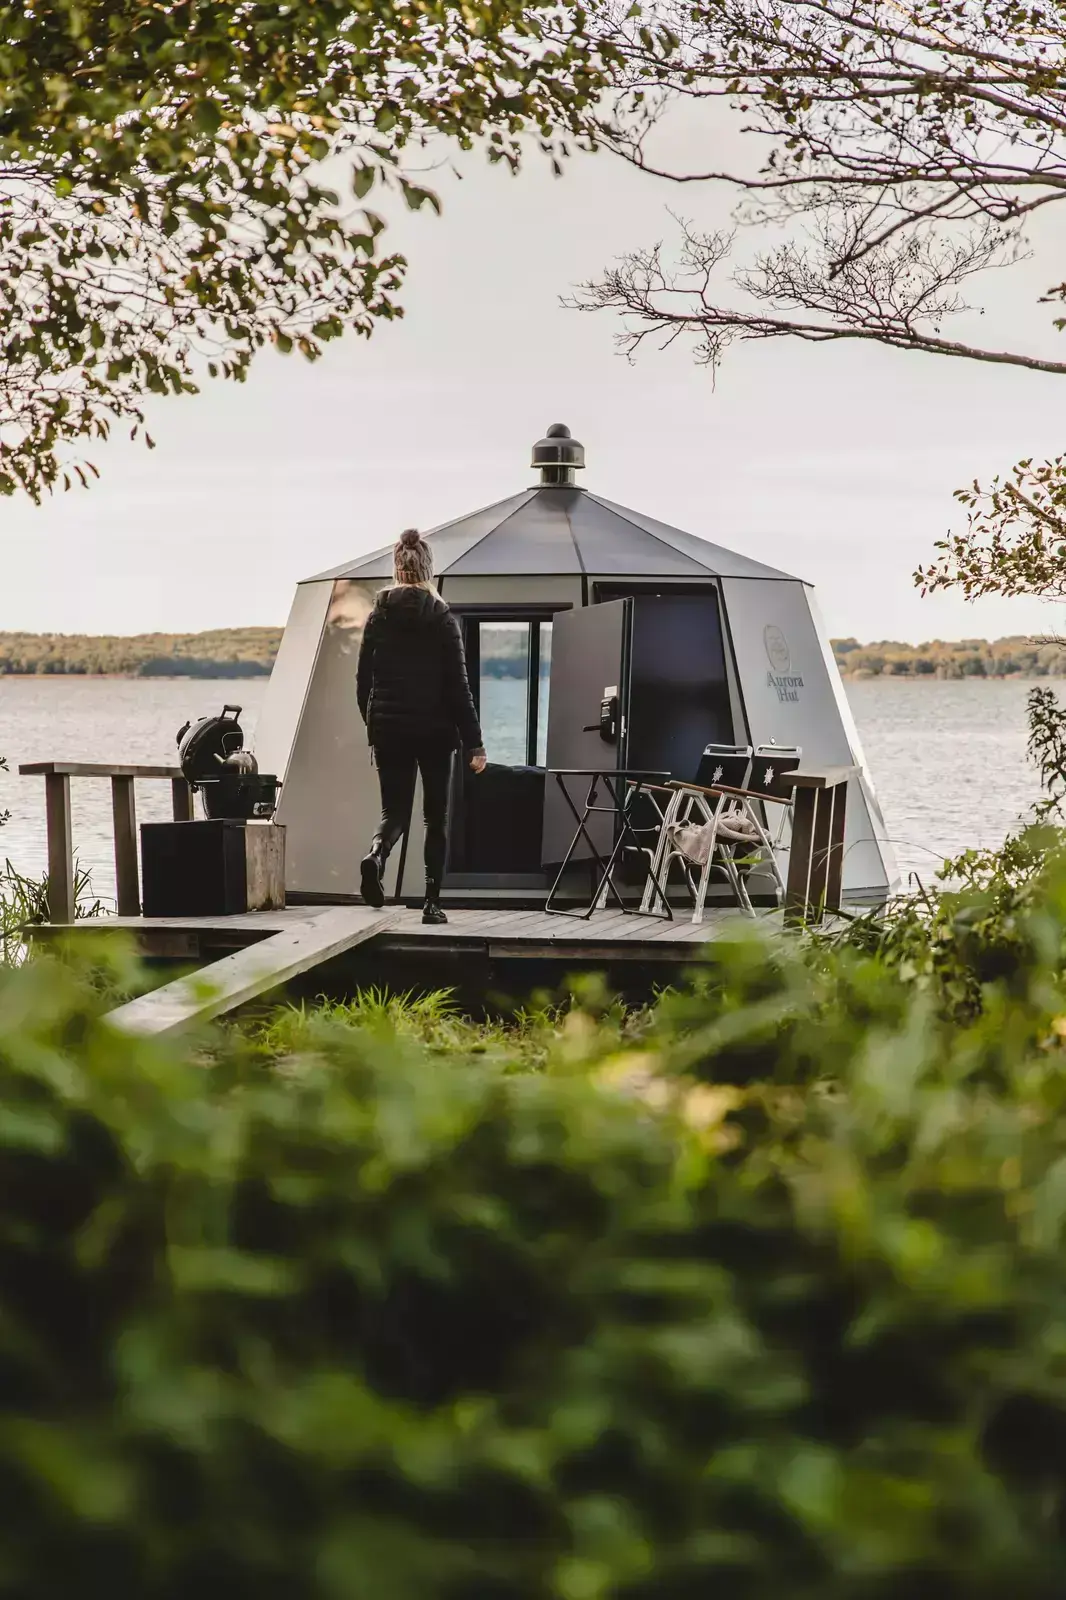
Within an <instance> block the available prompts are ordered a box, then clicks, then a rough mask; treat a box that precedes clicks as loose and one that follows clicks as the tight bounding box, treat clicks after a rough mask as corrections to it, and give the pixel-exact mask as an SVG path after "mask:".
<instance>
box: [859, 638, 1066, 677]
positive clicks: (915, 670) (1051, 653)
mask: <svg viewBox="0 0 1066 1600" xmlns="http://www.w3.org/2000/svg"><path fill="white" fill-rule="evenodd" d="M832 644H833V654H834V655H835V657H836V662H837V666H838V667H839V668H840V670H841V672H842V673H844V674H845V676H847V677H851V678H1015V677H1017V678H1062V677H1066V640H1057V639H1050V640H1046V641H1041V640H1039V639H1030V638H1026V637H1025V636H1024V635H1022V636H1017V637H1012V638H1007V639H993V640H989V639H958V640H945V639H933V640H930V641H928V642H927V643H925V644H917V645H915V644H901V643H900V642H899V641H898V640H894V639H882V640H879V641H878V642H877V643H875V644H860V643H859V641H858V639H834V640H833V641H832Z"/></svg>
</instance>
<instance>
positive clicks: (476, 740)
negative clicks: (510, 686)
mask: <svg viewBox="0 0 1066 1600" xmlns="http://www.w3.org/2000/svg"><path fill="white" fill-rule="evenodd" d="M444 691H445V694H446V696H447V701H448V709H449V711H450V712H451V714H452V716H453V717H454V719H455V726H456V727H457V728H458V730H459V737H460V739H461V740H462V744H463V749H464V750H467V751H471V752H473V751H477V750H483V749H484V741H483V739H482V737H481V724H480V722H479V721H478V719H477V711H476V709H475V707H474V696H473V695H472V694H471V693H470V680H469V678H468V677H467V675H466V652H465V651H464V649H463V636H462V634H461V633H460V631H459V624H458V622H457V621H456V620H455V618H454V617H453V616H452V614H451V612H450V611H449V612H448V614H447V615H446V616H445V618H444Z"/></svg>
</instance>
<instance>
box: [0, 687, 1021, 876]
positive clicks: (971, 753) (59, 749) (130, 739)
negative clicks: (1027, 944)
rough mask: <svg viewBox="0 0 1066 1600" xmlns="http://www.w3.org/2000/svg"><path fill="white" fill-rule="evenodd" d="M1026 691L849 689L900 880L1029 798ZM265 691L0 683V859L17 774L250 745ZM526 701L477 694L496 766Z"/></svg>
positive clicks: (32, 804) (11, 832) (924, 870)
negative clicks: (227, 713) (232, 709)
mask: <svg viewBox="0 0 1066 1600" xmlns="http://www.w3.org/2000/svg"><path fill="white" fill-rule="evenodd" d="M1046 681H1047V680H1044V682H1045V683H1046ZM1030 687H1031V685H1030V684H1029V683H1026V682H1024V681H1021V680H1016V679H1002V680H995V679H992V680H988V679H986V680H981V679H973V678H968V679H967V678H964V679H959V680H955V681H948V680H944V681H941V680H937V679H931V680H930V679H917V680H914V679H911V680H905V679H900V678H873V679H869V680H867V681H865V682H860V683H853V684H849V685H848V691H847V692H848V699H849V700H850V702H851V706H852V710H853V712H854V715H855V720H856V722H857V723H858V727H859V733H860V736H861V738H862V742H863V748H864V753H865V756H866V759H867V762H868V764H869V767H870V771H871V773H872V775H873V778H874V782H875V784H876V787H877V792H878V796H879V798H880V801H881V806H882V809H883V811H884V814H885V821H886V824H887V827H888V832H889V835H890V837H891V838H892V840H893V841H894V843H895V846H896V853H897V857H898V859H899V863H900V868H901V871H902V872H903V873H904V874H905V875H906V874H907V873H911V872H917V873H919V874H920V875H921V876H922V877H923V878H925V879H928V878H930V877H931V876H932V874H933V872H934V871H935V869H936V866H937V864H938V862H939V861H940V860H941V859H942V858H943V856H944V855H952V854H955V853H957V852H958V851H960V850H963V849H965V848H966V847H967V846H968V845H995V844H998V843H999V842H1000V841H1001V840H1002V839H1003V837H1004V835H1005V834H1006V833H1007V832H1008V830H1009V829H1010V828H1011V827H1012V826H1013V824H1014V823H1015V822H1016V821H1017V819H1018V817H1019V816H1020V815H1021V814H1022V813H1023V812H1024V811H1025V810H1026V809H1027V808H1028V807H1029V806H1030V805H1031V804H1032V802H1033V800H1034V799H1035V798H1036V796H1037V793H1038V784H1037V780H1036V775H1035V773H1034V771H1033V769H1032V768H1031V767H1030V766H1029V765H1028V762H1027V760H1026V754H1025V739H1026V724H1025V697H1026V694H1027V692H1028V690H1029V689H1030ZM265 688H266V679H253V680H247V679H245V680H242V681H240V682H236V681H234V680H232V679H229V680H223V681H211V680H203V679H198V680H196V681H194V682H190V681H189V680H187V679H160V678H137V679H112V678H74V677H70V678H44V677H40V678H36V677H35V678H0V754H3V755H6V756H7V758H8V761H9V762H10V765H11V769H12V770H11V771H10V772H8V773H0V811H3V810H5V809H7V810H9V811H10V812H11V820H10V821H9V822H8V824H7V825H6V827H4V828H3V830H2V831H0V861H2V860H3V858H4V857H9V858H10V859H11V860H12V862H13V864H14V865H15V866H16V867H17V868H18V869H19V871H21V872H25V873H28V874H34V875H39V874H40V873H41V872H43V870H44V866H45V839H44V781H43V779H41V778H20V777H18V776H17V773H16V771H15V769H16V768H17V766H18V764H19V763H20V762H27V761H47V760H50V759H51V760H70V761H74V760H81V761H104V762H107V761H114V762H120V761H127V762H138V763H171V762H173V761H174V759H175V755H176V749H175V744H174V735H175V733H176V732H177V730H178V728H179V727H180V726H181V724H182V723H183V722H185V721H186V719H187V718H189V717H197V716H204V715H209V714H213V713H216V712H218V711H220V710H221V708H222V706H223V705H224V704H225V702H226V701H228V700H230V701H238V702H240V704H242V705H243V707H244V715H243V717H242V722H243V725H244V728H245V730H246V733H248V734H249V735H250V736H251V737H250V741H249V742H251V743H252V744H253V747H254V733H255V721H256V715H257V713H258V710H259V707H260V705H261V703H262V698H263V694H264V691H265ZM523 695H524V687H523V685H521V684H520V683H518V682H517V681H516V680H514V679H511V680H507V679H496V680H486V681H485V682H484V684H483V697H484V723H485V738H486V743H487V745H488V749H489V754H490V757H491V758H492V759H495V760H499V761H504V762H506V761H520V760H522V759H523V758H524V757H523V753H522V752H521V751H520V750H518V749H511V748H509V746H508V741H507V739H506V736H505V732H504V730H505V728H506V724H507V722H508V718H509V711H510V709H511V708H513V707H515V705H516V702H520V701H521V697H522V696H523ZM352 714H353V716H354V715H356V714H357V713H356V711H355V705H354V695H353V705H352ZM516 720H517V719H516ZM71 789H72V794H73V802H72V805H73V829H74V844H75V850H76V852H77V854H78V857H79V860H80V862H81V864H82V865H83V866H84V867H87V868H89V869H90V870H91V872H92V875H93V887H94V889H95V890H96V892H97V893H98V894H100V895H101V896H103V897H105V898H107V897H109V896H111V895H112V894H113V892H114V866H113V861H112V856H111V796H110V787H109V785H108V784H107V782H106V781H104V782H97V781H95V780H88V779H75V780H73V781H72V784H71ZM137 809H138V816H139V818H140V820H141V821H143V822H151V821H155V820H163V819H165V818H167V817H169V815H170V786H169V784H167V783H142V784H139V785H138V794H137Z"/></svg>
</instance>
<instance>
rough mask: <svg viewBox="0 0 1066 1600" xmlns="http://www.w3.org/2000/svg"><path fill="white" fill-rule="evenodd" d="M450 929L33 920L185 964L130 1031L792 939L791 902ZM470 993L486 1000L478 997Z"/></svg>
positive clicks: (638, 972) (468, 915)
mask: <svg viewBox="0 0 1066 1600" xmlns="http://www.w3.org/2000/svg"><path fill="white" fill-rule="evenodd" d="M448 915H449V919H450V920H449V921H448V923H446V924H445V925H443V926H440V927H425V926H424V925H423V923H422V914H421V912H420V911H414V910H407V909H405V908H403V907H398V906H393V907H385V908H384V909H383V910H381V911H372V910H371V909H370V907H368V906H363V905H355V904H352V905H345V906H337V905H332V906H324V905H319V906H291V907H289V908H287V909H286V910H283V911H258V912H247V913H244V914H243V915H238V916H229V917H195V918H183V917H97V918H86V919H84V920H82V921H78V922H75V923H67V924H46V925H44V926H40V927H34V928H31V929H27V933H28V934H29V935H30V936H31V937H32V938H33V939H34V940H36V941H40V942H41V943H48V942H49V941H51V940H55V939H57V938H64V937H66V938H71V939H73V940H75V941H77V942H84V941H85V940H87V939H91V938H93V937H95V938H97V939H100V938H111V937H114V936H115V935H116V934H120V933H124V934H126V935H127V936H129V937H132V939H133V940H134V941H135V943H136V946H137V948H138V949H139V951H140V953H141V954H142V955H143V956H144V957H146V958H147V959H149V960H152V961H155V962H157V963H158V962H160V961H162V962H164V963H166V964H168V965H169V966H170V967H171V968H172V969H173V968H174V967H176V968H177V975H176V976H174V977H173V978H172V979H171V981H169V982H168V981H167V979H166V976H164V977H163V981H162V983H161V985H160V986H159V987H157V988H153V989H150V990H149V992H148V993H146V994H143V995H140V996H138V997H136V998H134V999H131V1000H129V1001H128V1002H127V1003H126V1004H125V1005H122V1006H119V1007H118V1008H117V1009H116V1010H114V1011H113V1012H111V1014H110V1018H109V1020H110V1022H111V1023H112V1025H113V1026H114V1027H116V1028H118V1029H121V1030H122V1031H124V1032H128V1033H138V1034H173V1033H177V1032H180V1031H182V1030H184V1029H188V1028H191V1027H196V1026H198V1025H200V1024H203V1023H206V1022H209V1021H211V1020H212V1019H213V1018H215V1017H219V1016H222V1015H224V1014H225V1013H227V1012H231V1011H234V1010H236V1009H238V1008H239V1007H241V1006H246V1005H248V1004H250V1003H252V1002H256V1001H262V1000H264V999H265V998H266V997H268V996H271V997H273V996H277V995H280V993H281V992H282V991H283V990H285V989H286V988H289V992H290V994H291V993H293V989H292V988H291V987H289V986H291V985H295V992H296V993H300V992H301V990H300V985H301V982H303V983H304V984H309V985H311V987H310V988H305V989H304V990H303V992H304V993H307V994H322V993H327V994H334V995H343V994H351V993H354V992H355V991H356V990H357V989H359V988H365V987H367V986H369V985H371V984H385V985H387V986H389V987H393V988H403V989H409V988H414V989H419V988H440V987H448V988H451V989H453V990H454V991H455V992H456V993H457V994H469V995H471V996H474V995H480V996H482V997H485V996H488V995H493V994H494V995H496V996H497V997H501V996H505V995H507V994H510V995H511V996H512V999H513V1000H514V1001H519V1002H520V1001H521V999H522V997H524V996H526V995H528V994H529V993H531V992H535V991H536V990H538V989H539V990H544V989H547V990H548V991H549V992H550V991H551V990H552V989H554V988H556V987H557V986H558V985H560V984H561V983H564V982H565V980H566V979H567V978H568V977H571V976H575V975H576V974H577V973H578V972H579V971H581V970H584V971H598V972H602V973H605V974H607V975H608V976H609V978H610V980H611V982H612V984H613V985H614V986H615V987H616V988H617V989H618V992H620V993H627V994H628V993H630V992H637V991H639V992H640V993H642V994H645V993H649V992H652V991H653V990H654V989H655V988H656V987H659V986H661V985H662V984H663V983H666V982H670V981H672V980H674V979H676V978H677V977H679V976H680V975H681V974H682V973H684V972H685V970H686V969H689V968H692V967H693V966H695V965H697V964H699V963H701V962H704V961H708V960H712V959H713V950H714V946H715V943H716V942H717V943H721V942H723V941H725V940H728V939H730V938H742V937H746V936H748V935H749V934H750V933H751V932H752V930H753V929H755V928H761V929H762V931H763V932H764V933H769V934H771V935H772V936H776V937H785V936H786V935H785V933H784V924H783V916H782V913H781V912H780V911H769V912H767V913H765V915H764V916H762V917H758V918H755V919H753V918H751V917H746V916H744V915H743V914H742V913H740V912H738V911H736V910H733V909H729V910H717V911H712V912H709V913H708V914H707V915H706V917H705V919H704V921H703V922H702V923H701V924H698V925H694V924H693V923H692V922H691V921H689V920H688V918H675V919H673V920H672V921H668V920H666V919H665V918H662V917H649V916H640V915H638V914H635V913H631V912H630V913H623V912H620V911H601V912H598V913H597V914H596V915H594V916H592V917H590V918H589V919H588V920H584V919H582V918H580V917H572V916H560V915H554V916H552V915H548V914H546V913H545V912H543V911H515V910H501V909H497V910H486V909H480V910H460V909H456V910H454V911H450V912H449V914H448ZM472 1003H475V1004H476V1003H477V1002H476V1000H473V1001H472Z"/></svg>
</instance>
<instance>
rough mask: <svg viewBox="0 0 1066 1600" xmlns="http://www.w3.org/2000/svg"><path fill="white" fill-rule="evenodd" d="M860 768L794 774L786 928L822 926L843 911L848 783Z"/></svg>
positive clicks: (811, 769) (804, 770) (808, 769)
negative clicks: (831, 915) (826, 918)
mask: <svg viewBox="0 0 1066 1600" xmlns="http://www.w3.org/2000/svg"><path fill="white" fill-rule="evenodd" d="M858 773H859V768H858V767H817V768H816V767H804V768H802V769H801V770H800V771H799V772H790V773H789V775H788V781H789V782H790V783H793V784H794V785H795V791H794V794H793V798H792V844H791V848H790V850H789V857H788V882H787V884H786V886H785V922H786V923H788V924H792V925H795V924H804V925H810V924H811V923H818V922H821V920H822V918H823V917H824V916H825V913H826V912H827V911H830V912H831V911H839V910H840V886H841V879H842V877H843V872H844V823H845V820H846V815H847V795H848V780H849V779H850V778H854V777H857V776H858Z"/></svg>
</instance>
